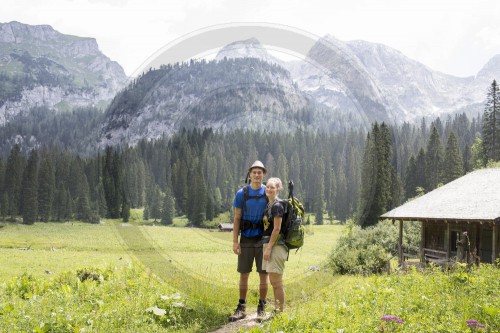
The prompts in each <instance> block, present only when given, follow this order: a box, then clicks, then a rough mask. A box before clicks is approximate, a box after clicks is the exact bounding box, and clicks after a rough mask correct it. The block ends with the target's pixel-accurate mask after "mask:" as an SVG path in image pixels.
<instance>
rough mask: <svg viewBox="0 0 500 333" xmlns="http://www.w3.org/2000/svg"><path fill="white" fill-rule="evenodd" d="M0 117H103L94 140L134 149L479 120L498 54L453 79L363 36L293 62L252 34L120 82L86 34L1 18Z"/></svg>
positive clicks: (326, 40)
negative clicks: (77, 112)
mask: <svg viewBox="0 0 500 333" xmlns="http://www.w3.org/2000/svg"><path fill="white" fill-rule="evenodd" d="M0 53H1V58H0V77H1V80H0V118H1V119H2V120H3V122H4V124H5V123H7V122H10V121H13V119H14V118H15V115H16V114H18V113H19V112H22V111H24V110H29V109H30V108H32V107H34V106H40V105H44V106H46V107H48V108H51V109H53V110H59V111H65V110H68V109H71V108H74V107H78V106H84V105H96V106H100V107H101V108H102V109H103V110H105V114H104V117H103V120H102V126H101V129H100V130H99V131H96V132H95V133H93V134H92V135H97V136H98V137H97V138H94V140H93V141H94V142H97V143H98V144H99V145H101V146H104V145H108V144H120V143H127V144H134V143H136V142H137V141H138V140H140V139H142V138H147V139H155V138H159V137H162V136H170V135H172V134H173V133H175V132H176V131H178V130H180V129H182V128H193V127H197V128H208V127H210V128H214V129H216V130H224V131H225V130H231V129H234V128H248V129H266V130H269V131H287V130H293V129H296V128H301V129H304V130H320V131H329V132H331V131H341V130H344V129H349V128H364V129H366V128H369V127H370V124H371V123H372V122H374V121H378V122H382V121H384V122H386V123H389V124H401V123H403V122H409V123H415V122H418V121H420V120H421V119H422V118H429V119H433V118H435V117H444V116H447V115H449V114H454V113H466V114H468V115H472V116H476V115H477V114H478V113H481V112H482V111H483V109H484V103H485V99H486V92H487V90H488V87H489V86H490V84H491V82H492V81H493V79H495V78H498V77H499V76H500V55H497V56H495V57H493V58H492V59H490V61H489V62H488V63H487V64H486V65H485V66H484V67H483V68H482V69H481V71H479V72H478V73H477V75H475V76H470V77H455V76H452V75H448V74H445V73H441V72H438V71H434V70H432V69H430V68H429V67H427V66H425V65H423V64H421V63H419V62H417V61H415V60H412V59H410V58H408V57H406V56H405V55H404V54H402V53H401V52H399V51H397V50H395V49H393V48H391V47H388V46H385V45H382V44H375V43H370V42H366V41H348V42H344V41H340V40H338V39H336V38H334V37H333V36H330V35H327V36H325V37H323V38H320V39H319V40H318V41H317V42H316V44H315V45H314V46H313V47H312V48H311V49H310V50H309V52H308V54H307V56H306V57H305V58H304V59H302V60H294V61H284V60H281V59H278V58H276V57H274V56H272V55H271V54H270V53H269V52H268V51H267V49H266V47H265V46H263V45H261V44H260V43H259V41H258V40H256V39H249V40H244V41H236V42H234V43H231V44H229V45H227V46H226V47H224V48H222V49H221V50H220V51H219V52H218V54H217V56H216V58H215V59H214V60H211V61H208V60H201V61H193V60H191V61H188V62H185V63H182V64H166V65H163V66H161V67H160V68H155V69H150V70H149V71H147V72H145V73H143V74H142V75H141V76H139V77H137V78H133V81H131V82H130V83H128V84H127V77H126V76H125V74H124V71H123V69H122V68H121V66H120V65H119V64H118V63H116V62H114V61H111V60H110V59H109V58H107V57H106V56H105V55H104V54H102V53H101V52H100V51H99V49H98V45H97V43H96V41H95V39H93V38H82V37H75V36H68V35H64V34H61V33H59V32H57V31H55V30H54V29H52V28H51V27H50V26H46V25H43V26H30V25H25V24H22V23H18V22H10V23H5V24H1V23H0Z"/></svg>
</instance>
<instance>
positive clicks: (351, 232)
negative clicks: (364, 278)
mask: <svg viewBox="0 0 500 333" xmlns="http://www.w3.org/2000/svg"><path fill="white" fill-rule="evenodd" d="M403 227H404V231H403V236H404V238H403V245H404V246H405V247H406V248H413V249H415V248H417V249H418V244H419V243H420V225H417V224H412V223H405V224H404V226H403ZM398 237H399V227H398V226H397V225H395V224H393V223H392V222H390V221H387V220H386V221H382V222H380V223H378V224H377V225H375V226H373V227H369V228H366V229H361V228H360V227H359V226H357V225H355V224H354V223H353V222H352V221H348V224H347V233H346V234H345V235H344V236H342V237H341V238H340V239H339V240H338V242H337V246H336V247H335V248H334V250H333V251H332V253H331V254H330V256H329V259H328V266H329V267H330V268H331V269H332V270H333V272H334V273H337V274H369V273H380V272H383V271H384V270H385V268H386V267H387V261H388V260H390V259H391V257H394V256H395V255H396V254H397V250H398Z"/></svg>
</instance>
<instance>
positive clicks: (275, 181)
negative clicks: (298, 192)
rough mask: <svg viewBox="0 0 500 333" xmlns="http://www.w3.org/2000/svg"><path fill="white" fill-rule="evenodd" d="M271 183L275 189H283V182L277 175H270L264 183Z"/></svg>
mask: <svg viewBox="0 0 500 333" xmlns="http://www.w3.org/2000/svg"><path fill="white" fill-rule="evenodd" d="M269 183H273V184H274V185H275V186H276V189H277V190H278V192H279V191H281V190H282V189H283V183H282V182H281V179H279V178H278V177H271V178H269V179H268V180H267V182H266V184H269Z"/></svg>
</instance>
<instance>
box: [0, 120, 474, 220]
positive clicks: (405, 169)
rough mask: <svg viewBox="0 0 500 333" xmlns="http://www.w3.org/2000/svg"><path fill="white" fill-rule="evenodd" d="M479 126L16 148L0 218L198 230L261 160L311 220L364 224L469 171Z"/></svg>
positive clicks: (186, 134) (203, 134)
mask: <svg viewBox="0 0 500 333" xmlns="http://www.w3.org/2000/svg"><path fill="white" fill-rule="evenodd" d="M480 124H481V120H477V119H473V120H472V121H470V120H469V119H468V118H467V117H466V116H465V115H459V116H456V117H454V118H451V117H449V118H448V119H446V121H444V122H443V121H441V120H440V119H437V120H436V121H435V122H433V123H431V124H429V125H427V124H425V122H422V124H421V125H420V126H411V125H409V124H405V125H403V126H401V127H390V126H387V125H386V124H384V123H382V124H376V123H375V124H373V127H372V129H371V131H370V132H369V133H368V135H367V134H366V133H365V132H363V131H345V132H343V133H341V134H327V133H318V134H315V133H309V132H303V131H300V130H298V131H296V132H294V133H291V132H290V133H281V134H280V133H270V132H266V131H261V132H255V131H247V130H236V131H233V132H228V133H222V132H214V131H212V130H210V129H207V130H203V131H202V130H197V129H194V130H189V131H188V130H184V131H181V132H179V133H178V134H176V135H174V136H173V137H172V138H163V139H160V140H156V141H147V140H142V141H140V142H139V143H138V144H137V145H136V146H134V147H123V148H117V147H107V148H106V149H104V150H102V151H99V152H98V153H97V154H95V155H93V156H89V157H79V156H77V155H76V156H75V154H72V153H70V152H69V151H67V150H64V149H62V148H60V147H59V148H57V147H43V148H37V149H33V150H31V151H29V153H28V154H27V156H26V155H25V154H24V151H21V149H20V148H19V146H18V145H15V146H14V147H13V148H12V150H11V151H10V153H9V154H8V156H7V158H6V159H2V160H0V175H1V176H0V179H1V180H2V183H1V184H0V190H1V192H0V193H1V197H0V198H1V202H0V203H1V204H0V209H1V215H2V216H3V217H4V218H12V217H14V218H15V217H17V216H22V217H23V219H24V222H25V223H33V222H35V221H38V220H40V221H48V220H57V221H66V220H69V219H74V218H76V219H80V220H84V221H91V222H98V221H99V217H105V216H107V217H114V218H120V217H121V218H123V219H124V220H127V218H128V214H129V210H130V208H135V207H145V215H146V217H149V218H155V219H158V220H161V221H162V222H163V223H165V224H168V223H171V221H172V218H173V216H174V215H186V216H187V218H188V219H189V220H190V222H191V223H192V224H193V225H197V226H201V225H203V223H204V221H205V220H210V219H212V218H213V217H214V216H216V215H218V214H219V213H221V212H225V211H227V210H229V209H230V208H231V205H232V199H233V196H234V193H235V191H236V190H237V189H238V188H239V187H241V186H242V185H243V183H244V179H245V176H246V170H247V168H248V166H249V165H251V164H252V162H253V161H254V160H256V159H260V160H262V161H263V162H264V164H265V165H266V167H267V168H268V170H269V175H270V176H278V177H280V178H282V179H283V180H285V181H286V180H289V179H292V180H294V182H295V184H296V195H297V196H299V197H300V198H301V199H302V200H303V201H304V203H305V205H306V209H307V210H308V211H309V212H313V213H314V214H315V215H316V222H317V223H325V222H326V221H324V220H323V216H324V215H323V213H327V215H325V216H327V217H328V218H332V219H334V218H335V219H339V220H345V219H348V218H350V217H356V218H357V219H358V220H359V222H360V223H361V224H362V225H370V224H373V223H374V219H375V217H376V216H378V215H377V214H379V213H381V211H383V210H385V209H389V208H391V207H394V206H397V205H399V204H400V203H401V202H403V201H404V200H406V199H407V198H409V197H413V196H414V195H415V194H416V191H417V189H418V188H421V191H429V190H432V189H433V188H435V187H436V186H438V184H440V183H446V182H448V181H450V180H452V178H453V177H450V172H448V170H450V169H451V168H453V170H456V172H455V173H453V175H454V177H455V178H456V177H458V176H460V175H462V174H464V172H467V171H469V170H471V169H472V168H473V167H474V163H476V162H475V159H477V147H476V155H474V146H473V145H474V140H475V139H476V138H478V137H479V136H480V133H481V125H480ZM475 156H476V157H475ZM375 166H376V167H375ZM373 170H375V171H376V173H375V174H373ZM285 195H286V193H283V194H282V196H285Z"/></svg>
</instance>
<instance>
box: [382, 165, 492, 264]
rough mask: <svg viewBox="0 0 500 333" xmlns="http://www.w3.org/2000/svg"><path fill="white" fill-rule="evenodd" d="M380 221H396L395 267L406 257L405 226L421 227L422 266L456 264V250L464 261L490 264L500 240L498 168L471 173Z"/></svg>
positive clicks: (389, 213)
mask: <svg viewBox="0 0 500 333" xmlns="http://www.w3.org/2000/svg"><path fill="white" fill-rule="evenodd" d="M380 218H381V219H391V220H393V221H399V262H400V263H402V262H403V261H404V258H405V256H406V255H405V251H404V250H403V244H402V240H403V223H404V222H406V221H420V222H421V226H422V228H421V235H422V237H421V244H420V254H419V256H420V259H421V261H423V262H424V261H435V262H447V261H451V260H456V259H457V255H458V256H459V257H460V251H461V250H464V251H465V252H468V254H469V255H467V256H464V258H466V259H468V260H469V261H470V260H471V258H472V260H474V261H477V262H479V261H480V262H487V263H492V262H495V260H496V259H497V258H498V257H499V246H498V244H499V241H500V239H499V229H500V228H499V224H500V168H493V169H481V170H477V171H474V172H471V173H469V174H467V175H465V176H463V177H461V178H458V179H456V180H454V181H452V182H450V183H448V184H446V185H444V186H441V187H439V188H437V189H435V190H434V191H431V192H429V193H427V194H425V195H423V196H421V197H419V198H416V199H414V200H412V201H409V202H407V203H405V204H403V205H402V206H399V207H397V208H395V209H393V210H391V211H389V212H387V213H385V214H383V215H382V216H380ZM464 232H466V235H467V238H468V242H467V238H466V237H465V236H464ZM464 240H465V249H463V248H462V246H463V244H464ZM457 241H458V242H457Z"/></svg>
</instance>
